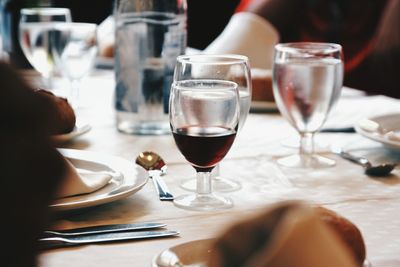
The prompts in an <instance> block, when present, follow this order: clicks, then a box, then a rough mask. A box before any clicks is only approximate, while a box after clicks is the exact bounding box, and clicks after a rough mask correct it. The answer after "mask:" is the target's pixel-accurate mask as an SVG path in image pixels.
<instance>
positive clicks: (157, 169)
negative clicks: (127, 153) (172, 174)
mask: <svg viewBox="0 0 400 267" xmlns="http://www.w3.org/2000/svg"><path fill="white" fill-rule="evenodd" d="M135 162H136V164H138V165H140V166H141V167H143V168H144V169H145V170H147V171H148V173H149V177H150V178H151V179H152V181H153V184H154V187H155V189H156V191H157V193H158V196H159V198H160V200H162V201H164V200H167V201H171V200H174V197H173V195H172V194H171V193H170V192H169V189H168V187H167V185H166V184H165V182H164V180H163V179H162V178H161V175H164V174H165V173H166V172H167V165H166V164H165V161H164V160H163V159H162V158H161V156H160V155H158V154H157V153H155V152H153V151H144V152H141V153H140V154H139V155H138V156H137V157H136V161H135Z"/></svg>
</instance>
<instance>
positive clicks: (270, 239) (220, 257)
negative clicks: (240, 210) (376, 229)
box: [207, 202, 365, 267]
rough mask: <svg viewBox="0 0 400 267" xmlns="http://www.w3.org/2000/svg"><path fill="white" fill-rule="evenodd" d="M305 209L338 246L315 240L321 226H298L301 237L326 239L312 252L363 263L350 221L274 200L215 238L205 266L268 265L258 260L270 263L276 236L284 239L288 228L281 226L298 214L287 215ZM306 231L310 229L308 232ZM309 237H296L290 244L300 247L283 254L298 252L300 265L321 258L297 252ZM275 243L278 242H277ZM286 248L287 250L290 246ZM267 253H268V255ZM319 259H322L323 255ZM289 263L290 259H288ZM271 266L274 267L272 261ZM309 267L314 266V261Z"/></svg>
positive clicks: (359, 242)
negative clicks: (313, 227) (314, 258)
mask: <svg viewBox="0 0 400 267" xmlns="http://www.w3.org/2000/svg"><path fill="white" fill-rule="evenodd" d="M305 211H306V212H307V211H309V212H311V213H312V214H313V217H314V218H315V219H316V220H317V221H318V223H319V224H320V225H322V224H323V225H326V227H324V229H325V230H329V229H331V230H332V231H329V233H325V234H329V236H331V237H335V235H336V237H337V238H335V241H336V242H333V243H334V244H337V245H340V249H339V250H337V249H336V250H335V249H334V247H332V246H331V244H330V243H331V242H332V241H334V240H332V239H323V238H322V237H321V238H322V239H319V240H317V239H318V238H317V239H316V238H315V235H316V236H319V235H320V234H321V231H320V230H321V229H317V228H315V229H310V228H309V227H310V225H312V224H310V225H306V226H304V227H306V228H303V229H302V230H303V231H305V232H307V231H308V233H304V235H305V236H308V237H309V239H310V240H314V241H315V242H316V243H315V244H318V242H326V243H324V246H325V247H324V248H323V246H321V247H318V249H316V250H315V251H319V253H324V252H325V253H328V254H326V256H328V255H329V257H331V258H332V257H333V258H337V259H339V258H341V256H342V255H343V254H341V255H340V256H339V255H336V254H335V252H338V251H341V252H344V253H345V256H346V259H347V260H348V261H350V262H351V266H359V267H361V266H363V262H364V260H365V245H364V240H363V238H362V236H361V233H360V231H359V230H358V228H357V227H356V226H355V225H354V224H353V223H352V222H350V221H349V220H347V219H346V218H344V217H342V216H340V215H339V214H337V213H335V212H333V211H331V210H328V209H326V208H323V207H315V208H309V207H308V206H304V205H302V204H300V203H296V202H287V203H285V202H283V203H278V204H277V205H274V206H273V207H272V208H270V209H267V210H266V211H265V212H263V213H260V214H257V215H256V216H255V217H252V218H248V219H245V220H243V221H242V222H239V223H235V224H233V225H232V226H231V227H229V228H228V229H227V230H226V231H225V232H224V233H223V234H222V235H221V236H220V237H219V238H217V239H216V241H215V243H214V245H213V247H212V249H211V250H210V251H211V253H210V255H209V259H208V265H207V266H209V267H231V266H232V267H244V266H262V267H267V266H269V265H268V264H266V265H265V264H264V263H262V262H263V261H264V260H265V261H267V262H269V263H270V264H272V263H271V255H272V254H274V253H276V251H277V250H279V249H282V248H281V247H280V245H282V243H279V242H278V241H277V240H279V239H280V238H283V240H285V239H286V238H287V236H286V237H285V235H286V234H287V232H286V230H289V228H284V227H285V226H287V225H288V222H289V221H290V222H292V223H294V221H296V220H297V221H299V217H295V216H291V215H294V214H296V212H300V213H303V215H304V212H305ZM298 214H299V213H298ZM293 220H294V221H293ZM300 220H301V219H300ZM314 226H316V225H314ZM282 227H283V228H282ZM283 229H284V230H285V231H284V230H283ZM299 229H301V228H299ZM302 230H300V231H302ZM289 231H290V230H289ZM310 231H312V233H311V232H310ZM312 234H314V237H311V236H312ZM300 236H301V235H300ZM297 237H299V236H297ZM326 237H327V236H325V238H326ZM277 238H278V239H277ZM303 238H304V237H303ZM286 240H287V239H286ZM292 240H296V239H292ZM310 240H307V241H306V240H303V239H302V238H298V239H297V243H296V244H293V243H292V244H293V245H296V246H300V247H298V248H297V249H294V250H293V247H291V248H292V250H291V252H288V251H287V253H288V254H290V255H292V256H293V255H296V253H300V255H302V257H303V258H302V259H301V261H302V264H299V265H297V266H304V262H306V261H307V260H305V259H306V258H308V259H312V258H313V257H315V256H320V257H323V254H321V255H313V254H312V251H310V252H311V254H308V255H304V254H301V253H302V252H304V248H303V246H304V247H307V245H306V243H307V242H309V241H310ZM341 241H343V242H341ZM278 243H279V245H277V244H278ZM339 243H340V244H339ZM315 244H314V245H315ZM308 245H310V243H308ZM286 248H288V249H290V246H289V247H286ZM327 248H328V250H327ZM329 248H330V249H329ZM306 251H307V249H306ZM268 252H271V253H272V254H271V253H268ZM291 253H292V254H291ZM329 253H331V254H329ZM283 254H285V252H283ZM275 255H276V254H275ZM297 255H298V254H297ZM321 260H322V261H324V260H325V258H324V259H321ZM296 261H300V258H298V259H293V261H292V264H293V262H296ZM312 261H313V260H311V262H312ZM255 262H257V264H256V265H254V264H255ZM283 262H288V261H286V260H284V259H282V260H281V263H283ZM289 262H291V261H290V260H289ZM275 263H276V262H275ZM314 263H315V261H314ZM272 265H273V266H275V265H274V264H272ZM285 266H288V265H285ZM293 266H296V265H293ZM313 266H316V265H315V264H314V265H313ZM326 266H332V264H330V265H329V264H328V265H326Z"/></svg>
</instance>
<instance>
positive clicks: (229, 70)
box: [181, 55, 252, 192]
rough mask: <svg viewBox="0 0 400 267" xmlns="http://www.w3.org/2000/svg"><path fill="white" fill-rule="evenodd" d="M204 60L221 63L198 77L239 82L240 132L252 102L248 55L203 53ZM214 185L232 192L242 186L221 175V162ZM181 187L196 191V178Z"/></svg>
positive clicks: (214, 188)
mask: <svg viewBox="0 0 400 267" xmlns="http://www.w3.org/2000/svg"><path fill="white" fill-rule="evenodd" d="M202 58H203V60H204V61H212V62H214V64H217V63H218V62H219V64H221V66H222V67H218V70H216V71H211V70H213V69H215V68H216V67H210V71H202V72H198V73H196V75H197V78H202V79H223V80H228V81H233V82H235V83H237V84H238V90H239V96H240V118H239V129H238V132H240V130H241V129H242V128H243V125H244V123H245V121H246V118H247V115H248V114H249V110H250V104H251V90H252V88H251V76H250V64H249V60H248V58H247V57H246V56H242V55H203V56H202ZM212 179H213V182H212V186H213V190H214V191H217V192H232V191H236V190H238V189H240V188H241V184H240V182H239V181H236V180H235V179H230V178H226V177H223V176H221V174H220V164H217V165H216V166H215V168H214V169H213V171H212ZM181 187H182V188H184V189H186V190H189V191H194V190H196V179H194V178H189V179H185V180H183V181H182V183H181Z"/></svg>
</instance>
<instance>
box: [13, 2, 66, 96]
mask: <svg viewBox="0 0 400 267" xmlns="http://www.w3.org/2000/svg"><path fill="white" fill-rule="evenodd" d="M20 13H21V14H20V22H19V42H20V45H21V48H22V51H23V52H24V54H25V56H26V58H27V59H28V61H29V63H30V64H31V65H32V66H33V67H34V68H35V69H36V70H37V71H38V72H39V73H41V75H42V77H43V78H44V82H45V85H46V87H47V89H52V87H53V84H52V78H53V74H54V70H55V59H54V54H53V48H52V39H54V38H56V37H55V35H57V33H56V32H55V25H57V23H60V22H70V21H71V14H70V10H69V9H67V8H51V7H41V8H23V9H21V11H20Z"/></svg>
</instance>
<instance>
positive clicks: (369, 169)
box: [333, 149, 397, 176]
mask: <svg viewBox="0 0 400 267" xmlns="http://www.w3.org/2000/svg"><path fill="white" fill-rule="evenodd" d="M333 152H335V153H336V154H338V155H339V156H341V157H342V158H344V159H347V160H350V161H351V162H354V163H357V164H359V165H361V166H363V167H364V170H365V174H367V175H370V176H387V175H389V174H390V172H391V171H392V170H393V169H394V168H395V167H396V165H397V164H391V163H384V164H379V165H372V163H371V162H370V161H369V160H368V159H367V158H364V157H358V156H355V155H352V154H350V153H348V152H345V151H343V150H338V149H336V150H333Z"/></svg>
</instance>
